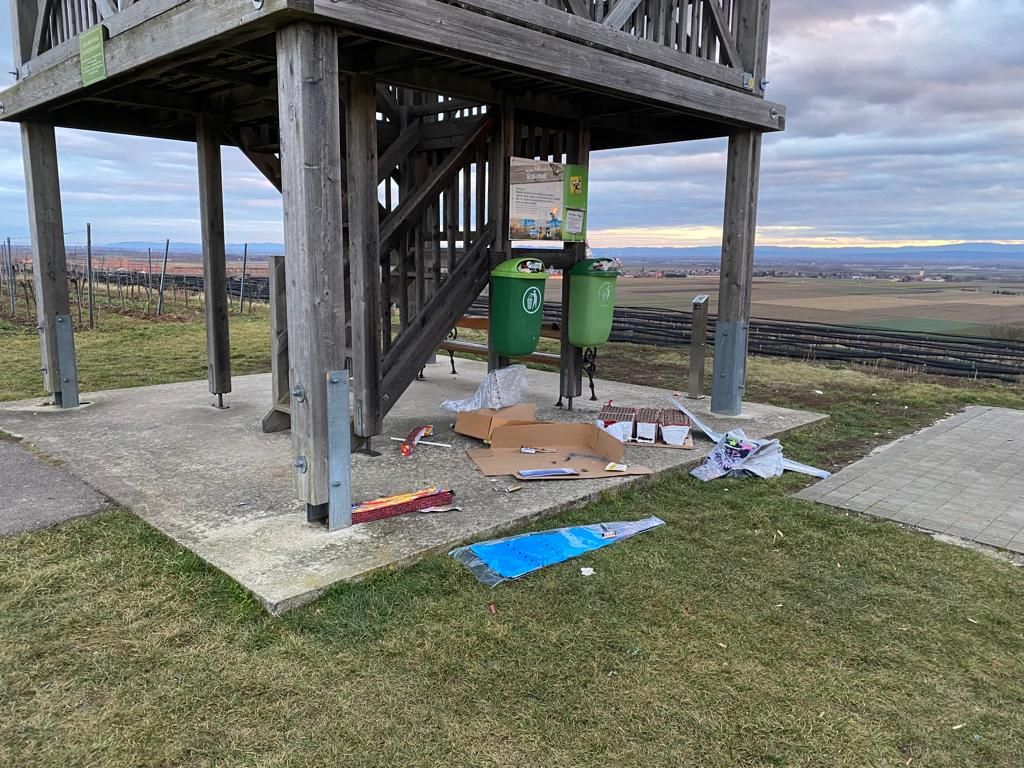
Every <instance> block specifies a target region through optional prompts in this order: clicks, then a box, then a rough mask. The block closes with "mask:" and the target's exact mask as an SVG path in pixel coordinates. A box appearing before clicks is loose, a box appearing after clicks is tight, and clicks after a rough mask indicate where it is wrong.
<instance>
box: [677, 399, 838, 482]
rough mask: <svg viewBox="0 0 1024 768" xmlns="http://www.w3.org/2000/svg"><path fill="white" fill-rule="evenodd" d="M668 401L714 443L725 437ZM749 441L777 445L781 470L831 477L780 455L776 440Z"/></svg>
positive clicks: (815, 468)
mask: <svg viewBox="0 0 1024 768" xmlns="http://www.w3.org/2000/svg"><path fill="white" fill-rule="evenodd" d="M668 401H669V402H670V403H672V405H673V406H675V408H676V409H677V410H679V411H680V412H682V413H683V414H685V415H686V417H687V418H688V419H689V420H690V423H691V424H692V425H693V427H694V428H695V429H699V430H700V431H701V432H703V433H704V434H705V435H707V437H709V438H710V439H711V440H713V441H715V442H716V443H721V442H722V438H724V437H726V435H725V434H723V433H722V432H716V431H715V430H713V429H712V428H711V427H709V426H708V425H707V424H705V423H704V422H703V421H701V420H700V419H699V418H697V416H696V415H695V414H694V413H693V412H691V411H690V410H689V409H688V408H687V407H686V406H685V405H683V404H682V403H680V402H679V401H678V400H676V399H675V398H673V397H670V398H669V399H668ZM736 432H737V433H739V434H741V435H742V434H743V433H742V431H741V430H736ZM744 439H746V436H745V435H744ZM749 442H751V443H754V444H757V445H761V446H764V445H770V444H772V443H774V444H775V446H777V447H778V451H779V453H778V458H779V459H780V460H781V461H782V469H783V470H788V471H790V472H799V473H801V474H803V475H810V476H812V477H817V478H820V479H821V480H827V479H828V478H830V477H832V473H831V472H829V471H827V470H824V469H818V468H817V467H812V466H810V465H808V464H801V463H800V462H799V461H792V460H791V459H787V458H786V457H785V456H783V455H782V446H781V445H780V444H779V441H778V440H750V441H749ZM769 453H770V454H771V453H774V448H773V449H770V451H769ZM708 458H709V459H710V457H708ZM768 458H769V459H770V460H772V461H774V458H773V457H771V456H770V455H769V457H768ZM697 469H700V467H698V468H697ZM696 472H697V470H694V471H693V473H692V474H696ZM753 474H758V473H756V472H755V473H753ZM779 474H782V472H779ZM760 476H761V477H764V475H760ZM698 477H699V475H698ZM716 477H720V475H716ZM770 477H776V475H770ZM709 479H710V478H709Z"/></svg>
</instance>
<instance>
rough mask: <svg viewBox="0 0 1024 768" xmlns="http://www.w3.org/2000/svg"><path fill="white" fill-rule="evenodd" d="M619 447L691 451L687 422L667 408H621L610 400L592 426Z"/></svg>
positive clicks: (691, 441) (683, 417)
mask: <svg viewBox="0 0 1024 768" xmlns="http://www.w3.org/2000/svg"><path fill="white" fill-rule="evenodd" d="M595 423H596V424H597V426H598V427H600V428H601V429H602V430H603V431H605V432H607V433H608V434H609V435H611V436H612V437H614V438H615V439H616V440H618V441H619V442H620V443H630V444H633V445H645V446H651V447H655V448H685V449H692V448H693V440H692V439H691V438H690V420H689V419H688V418H686V417H685V416H684V415H683V414H681V413H680V412H679V411H677V410H673V409H670V408H624V407H621V406H613V405H612V401H611V400H609V401H608V402H607V403H606V404H605V406H604V408H602V409H601V413H600V414H599V415H598V417H597V421H596V422H595Z"/></svg>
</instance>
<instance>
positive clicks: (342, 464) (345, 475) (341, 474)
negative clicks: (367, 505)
mask: <svg viewBox="0 0 1024 768" xmlns="http://www.w3.org/2000/svg"><path fill="white" fill-rule="evenodd" d="M348 377H349V374H348V371H333V372H332V373H328V374H327V483H328V489H327V499H328V517H327V530H329V531H338V530H341V529H342V528H348V527H349V526H351V525H352V416H351V414H350V413H349V402H348V396H349V395H348V393H349V384H348Z"/></svg>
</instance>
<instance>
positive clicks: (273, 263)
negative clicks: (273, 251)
mask: <svg viewBox="0 0 1024 768" xmlns="http://www.w3.org/2000/svg"><path fill="white" fill-rule="evenodd" d="M267 273H268V275H269V302H270V370H271V374H270V377H271V378H270V380H271V388H272V391H273V405H272V406H271V408H270V412H269V413H268V414H267V415H266V416H264V417H263V425H262V426H263V431H264V432H284V431H285V430H287V429H290V428H291V425H292V419H291V413H290V405H289V398H290V397H291V394H290V393H289V390H290V387H289V386H288V300H287V298H286V296H285V291H286V285H287V280H286V279H285V266H284V257H283V256H271V257H269V258H268V259H267Z"/></svg>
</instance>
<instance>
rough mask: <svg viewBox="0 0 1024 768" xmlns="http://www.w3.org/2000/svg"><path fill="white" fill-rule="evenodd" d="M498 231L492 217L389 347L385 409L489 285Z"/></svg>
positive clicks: (382, 396)
mask: <svg viewBox="0 0 1024 768" xmlns="http://www.w3.org/2000/svg"><path fill="white" fill-rule="evenodd" d="M494 233H495V226H494V222H493V221H492V222H490V223H489V224H488V225H487V226H486V227H484V231H483V232H481V233H480V236H479V238H478V239H477V241H476V242H475V243H474V244H473V247H472V248H470V249H469V252H468V253H466V255H465V256H464V257H463V258H462V260H461V261H460V262H459V266H458V267H457V268H456V270H455V271H454V272H453V273H451V274H449V275H448V279H447V280H446V281H445V283H444V286H443V288H442V289H441V290H440V291H439V292H438V293H437V294H435V295H434V296H433V298H431V299H430V300H429V301H428V302H427V303H426V305H424V307H423V308H422V309H421V310H420V311H418V312H417V313H416V316H415V317H414V318H413V319H412V322H411V323H410V324H409V326H408V327H407V328H406V329H405V330H404V331H403V332H402V335H401V336H399V337H398V339H397V340H396V341H395V344H394V346H392V347H391V349H390V350H389V351H388V354H387V358H386V360H385V365H384V383H383V385H382V394H381V399H382V400H383V405H384V408H385V410H388V409H390V408H391V407H393V406H394V404H395V403H396V402H398V398H400V397H401V396H402V393H403V392H404V391H405V390H406V388H407V387H408V386H409V384H410V383H411V382H412V381H414V380H415V379H416V374H417V373H418V372H419V371H420V370H422V368H423V366H424V365H426V363H427V360H429V359H430V357H431V355H433V354H434V353H435V352H436V351H437V345H438V343H439V342H440V341H441V340H443V339H444V335H445V334H446V333H447V332H448V331H449V330H450V329H451V328H452V327H453V326H454V325H455V323H456V321H457V320H458V319H459V318H460V317H462V315H464V314H465V312H466V310H467V309H469V306H470V305H471V304H472V303H473V301H474V300H475V299H476V297H477V296H479V295H480V293H481V292H482V291H483V289H484V288H485V287H486V286H487V280H488V277H489V275H490V260H489V259H487V258H486V257H485V256H486V253H487V248H488V247H489V246H490V245H491V243H492V241H493V240H494Z"/></svg>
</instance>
